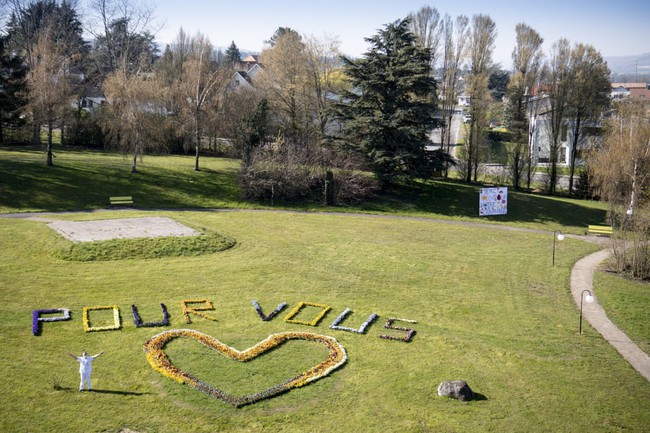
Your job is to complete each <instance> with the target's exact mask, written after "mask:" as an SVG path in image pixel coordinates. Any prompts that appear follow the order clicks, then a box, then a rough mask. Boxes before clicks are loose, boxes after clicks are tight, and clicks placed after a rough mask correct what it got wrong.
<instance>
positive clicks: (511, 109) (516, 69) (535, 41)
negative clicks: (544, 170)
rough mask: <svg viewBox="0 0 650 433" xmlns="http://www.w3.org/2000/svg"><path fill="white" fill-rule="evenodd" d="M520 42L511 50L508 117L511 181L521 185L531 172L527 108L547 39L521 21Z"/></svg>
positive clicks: (518, 36)
mask: <svg viewBox="0 0 650 433" xmlns="http://www.w3.org/2000/svg"><path fill="white" fill-rule="evenodd" d="M515 31H516V34H517V39H516V40H517V44H516V46H515V48H514V50H513V52H512V65H513V75H512V78H511V80H510V84H509V86H508V93H509V95H508V96H509V97H508V104H507V118H508V128H509V130H510V131H511V132H512V133H513V141H514V143H513V145H512V150H511V152H510V157H509V162H510V164H509V165H510V174H511V181H512V185H513V187H514V188H515V189H519V188H520V182H521V180H522V177H523V175H524V174H525V172H529V171H532V170H529V167H532V164H531V156H532V154H531V151H530V147H529V145H528V144H529V136H528V131H529V123H528V115H527V113H528V111H529V110H530V109H532V108H533V107H531V106H530V104H531V99H532V97H534V88H535V86H536V84H537V82H538V79H539V73H540V68H541V61H542V56H543V53H542V43H543V42H544V39H543V38H542V37H541V36H540V35H539V33H537V32H536V31H535V30H534V29H533V28H532V27H530V26H528V25H526V24H524V23H519V24H517V26H516V28H515Z"/></svg>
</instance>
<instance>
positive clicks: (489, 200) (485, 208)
mask: <svg viewBox="0 0 650 433" xmlns="http://www.w3.org/2000/svg"><path fill="white" fill-rule="evenodd" d="M507 213H508V187H499V188H481V193H480V195H479V201H478V214H479V216H488V215H506V214H507Z"/></svg>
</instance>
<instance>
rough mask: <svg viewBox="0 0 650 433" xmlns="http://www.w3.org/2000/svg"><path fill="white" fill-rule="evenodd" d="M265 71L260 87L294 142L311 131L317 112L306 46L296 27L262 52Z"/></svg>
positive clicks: (283, 130) (289, 142)
mask: <svg viewBox="0 0 650 433" xmlns="http://www.w3.org/2000/svg"><path fill="white" fill-rule="evenodd" d="M261 63H262V64H264V66H265V69H264V73H263V74H260V75H261V76H260V79H259V80H258V83H259V88H260V89H261V90H262V92H263V93H264V94H265V95H266V97H267V98H268V101H269V106H270V110H271V112H272V113H274V119H275V122H277V126H278V128H279V130H280V132H281V134H282V135H283V136H284V137H285V140H286V144H287V145H289V146H293V145H295V144H296V143H298V142H299V141H303V138H304V137H305V136H306V135H308V131H307V129H308V128H309V127H310V126H311V120H313V117H312V115H313V112H311V111H310V110H309V107H310V103H311V101H312V100H313V99H312V97H311V95H312V94H313V93H312V86H311V82H310V80H309V75H308V73H307V65H308V62H307V55H306V46H305V43H304V42H303V40H302V37H301V36H300V35H299V34H298V33H296V32H295V31H288V32H285V33H282V34H281V35H279V36H277V37H276V39H275V43H274V44H273V46H272V47H271V48H269V49H266V50H264V51H263V52H262V54H261Z"/></svg>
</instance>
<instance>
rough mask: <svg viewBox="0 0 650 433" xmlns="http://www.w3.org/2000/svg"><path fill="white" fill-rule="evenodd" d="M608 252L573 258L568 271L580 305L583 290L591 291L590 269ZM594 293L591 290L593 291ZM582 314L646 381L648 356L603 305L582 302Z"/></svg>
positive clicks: (649, 368)
mask: <svg viewBox="0 0 650 433" xmlns="http://www.w3.org/2000/svg"><path fill="white" fill-rule="evenodd" d="M609 255H610V252H609V250H608V249H606V250H602V251H598V252H597V253H593V254H591V255H588V256H587V257H584V258H582V259H580V260H578V261H577V262H576V264H575V265H574V266H573V270H572V271H571V294H572V295H573V300H574V301H575V302H576V305H577V306H578V308H580V300H581V299H580V298H581V296H582V294H583V291H584V290H589V291H591V293H594V292H593V277H594V270H595V269H596V266H598V264H599V263H601V262H602V261H603V260H606V259H607V258H608V257H609ZM594 297H595V294H594ZM582 312H583V317H584V318H585V320H587V322H589V323H590V324H591V326H593V327H594V328H595V329H596V330H597V331H598V332H599V333H600V335H602V336H603V338H605V340H607V341H608V342H609V344H611V345H612V346H614V348H615V349H616V350H617V351H618V353H620V354H621V356H622V357H623V358H625V360H626V361H627V362H629V363H630V364H631V365H632V367H634V369H635V370H636V371H638V372H639V373H640V374H641V376H643V377H645V378H646V380H648V381H650V356H648V355H647V354H646V353H645V352H643V351H642V350H641V349H640V348H639V346H637V345H636V344H635V343H634V342H633V341H632V340H630V339H629V338H628V336H627V335H625V334H624V333H623V331H621V330H620V329H618V328H617V327H616V325H614V324H613V323H612V321H611V320H609V319H608V318H607V314H606V313H605V310H603V307H601V306H600V305H599V304H598V303H597V302H596V301H594V302H592V303H588V302H584V303H583V304H582Z"/></svg>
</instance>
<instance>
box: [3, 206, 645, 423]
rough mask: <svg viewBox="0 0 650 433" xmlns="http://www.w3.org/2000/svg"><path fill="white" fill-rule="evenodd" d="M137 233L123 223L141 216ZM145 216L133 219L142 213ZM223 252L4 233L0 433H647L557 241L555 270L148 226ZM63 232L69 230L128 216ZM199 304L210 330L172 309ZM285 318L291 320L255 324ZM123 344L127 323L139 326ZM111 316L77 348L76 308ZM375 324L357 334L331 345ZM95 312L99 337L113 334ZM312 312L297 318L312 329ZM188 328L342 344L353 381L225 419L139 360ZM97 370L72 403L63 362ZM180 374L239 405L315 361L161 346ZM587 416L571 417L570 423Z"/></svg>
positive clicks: (186, 217)
mask: <svg viewBox="0 0 650 433" xmlns="http://www.w3.org/2000/svg"><path fill="white" fill-rule="evenodd" d="M139 214H141V213H140V212H135V213H134V216H135V215H139ZM142 214H146V212H142ZM156 214H157V215H158V214H159V215H162V216H169V217H172V218H174V219H176V220H177V221H179V222H181V223H185V224H188V225H190V226H195V227H197V226H202V227H205V228H206V229H208V230H212V231H214V232H219V233H222V234H224V235H227V236H230V237H232V238H233V239H235V240H236V241H237V245H236V246H235V247H234V248H231V249H228V250H226V251H223V252H219V253H215V254H207V255H203V256H199V257H181V258H160V259H139V260H135V259H134V260H117V261H104V262H70V261H62V260H60V259H57V258H56V257H55V255H54V252H55V251H58V249H59V248H60V247H61V244H62V243H64V242H66V241H64V240H62V239H61V238H59V237H58V235H56V234H55V233H54V232H52V231H50V229H48V228H47V227H46V226H45V224H44V223H43V222H38V221H26V220H15V219H3V220H1V221H0V247H1V248H0V287H2V291H1V292H0V293H1V298H0V301H1V305H2V307H1V310H0V311H1V313H0V329H2V334H1V336H2V351H1V352H0V362H1V363H2V365H3V368H4V371H5V373H4V380H3V381H2V384H1V385H0V391H1V392H2V395H3V402H4V404H3V405H2V406H1V408H0V430H1V431H52V432H58V431H119V429H121V428H125V427H128V428H130V429H132V430H135V431H139V432H158V431H166V432H169V431H188V432H189V431H191V432H204V431H205V432H208V431H210V432H212V431H241V432H248V431H289V432H293V431H296V432H297V431H323V432H330V431H341V430H344V431H348V430H351V431H359V432H366V431H376V430H382V431H413V432H419V431H425V432H428V431H442V432H455V431H458V432H460V431H493V432H504V431H512V432H522V431H533V432H534V431H539V432H549V431H563V432H583V431H599V432H601V431H602V432H610V431H611V432H614V431H621V430H625V431H637V432H642V431H647V426H648V425H650V413H649V412H648V410H647V408H648V404H649V403H650V385H649V384H648V382H647V381H645V380H644V379H643V378H642V377H641V376H639V375H638V374H637V373H636V372H635V371H634V370H633V369H632V368H631V367H630V366H629V365H628V364H627V363H626V362H625V361H624V360H623V359H622V358H621V357H620V356H619V355H618V354H617V352H616V351H615V350H614V349H613V348H612V347H611V346H610V345H609V344H607V343H606V342H605V341H603V340H602V339H601V338H599V336H598V335H597V334H596V333H595V331H594V330H592V329H591V328H589V327H587V329H586V330H585V335H583V336H582V337H580V336H578V335H577V316H578V313H577V310H576V307H575V305H573V303H572V300H571V297H570V294H569V287H568V284H569V283H568V279H569V273H570V269H571V266H572V264H573V263H574V262H575V261H576V260H577V259H578V258H580V257H582V256H584V255H585V254H587V253H589V252H591V251H593V250H594V249H595V247H594V246H593V245H590V244H587V243H584V242H581V241H578V240H574V239H566V240H565V241H564V242H562V243H561V244H559V245H558V250H557V256H556V260H557V261H556V266H555V267H554V268H551V267H550V263H549V259H550V247H551V245H550V242H549V238H548V235H546V234H536V233H528V232H511V231H502V230H493V229H484V228H475V227H465V226H458V225H450V224H445V223H435V222H430V221H417V220H403V219H390V218H372V217H364V216H352V215H350V216H339V215H323V214H319V215H317V214H292V213H289V214H286V213H277V212H156ZM121 216H123V213H121V212H108V213H103V214H101V215H96V214H94V215H88V214H83V215H81V214H77V215H75V214H71V215H66V217H67V218H79V219H81V218H84V219H88V218H100V217H101V218H112V217H121ZM203 299H207V300H209V301H211V302H212V303H213V304H214V308H215V309H214V311H208V312H206V313H208V314H210V315H212V316H214V317H215V318H216V320H214V321H212V320H207V319H204V318H200V317H197V316H191V322H192V323H189V324H188V323H185V321H184V318H183V315H182V311H181V301H183V300H203ZM252 300H257V301H258V302H259V303H260V305H261V306H262V307H263V309H264V310H265V312H266V313H268V312H270V311H272V310H273V309H274V308H275V307H276V306H277V305H278V304H280V303H281V302H287V303H288V307H287V308H286V309H285V310H284V311H282V312H281V313H280V314H279V315H278V316H277V317H276V318H274V319H273V320H271V321H268V322H265V321H262V320H260V318H259V317H258V316H257V314H256V313H255V310H254V308H253V307H252V305H251V301H252ZM301 301H306V302H313V303H319V304H326V305H328V306H331V307H332V310H331V311H330V312H329V313H328V314H327V315H326V316H325V317H324V319H323V320H322V321H320V322H319V323H318V325H317V326H315V327H312V326H307V325H301V324H293V323H287V322H285V321H284V317H285V316H286V314H288V312H289V310H290V309H292V308H293V307H294V306H296V305H297V304H298V303H299V302H301ZM160 303H164V304H165V305H166V306H167V308H168V309H169V312H170V314H171V319H170V321H171V324H170V326H169V327H156V328H136V327H135V326H134V325H133V320H132V314H131V305H136V306H137V307H138V309H139V313H140V315H141V316H142V317H143V319H144V320H145V321H159V320H161V311H160ZM109 305H117V306H118V307H119V309H120V313H121V317H122V329H121V330H116V331H103V332H88V333H87V332H84V329H83V323H82V311H83V308H84V307H93V306H109ZM42 308H69V309H70V310H71V312H72V320H69V321H65V322H55V323H43V324H42V333H41V335H40V336H33V335H32V334H31V312H32V310H34V309H42ZM345 308H350V309H351V310H352V314H351V315H350V316H349V317H348V319H347V320H346V322H344V323H343V325H344V326H350V327H357V326H359V325H360V324H361V322H363V321H364V320H365V319H366V318H367V317H368V316H369V315H370V314H371V313H373V312H376V313H377V314H378V315H379V319H378V321H376V322H375V323H373V324H372V325H371V326H370V327H369V329H368V331H367V332H366V334H363V335H359V334H353V333H349V332H344V331H338V330H333V329H329V327H328V325H329V324H331V323H332V321H333V320H334V319H335V318H336V317H337V316H338V315H339V314H340V313H341V312H342V311H343V310H344V309H345ZM105 313H106V311H104V312H102V311H96V312H93V315H92V316H91V317H93V319H91V320H92V321H93V326H102V325H106V324H110V323H112V316H110V312H108V313H109V315H106V314H105ZM316 314H318V309H317V308H314V307H309V308H308V309H305V310H304V311H302V312H301V313H300V315H299V316H298V319H300V320H304V321H309V320H310V318H312V317H313V316H315V315H316ZM389 317H397V318H403V319H409V320H415V321H417V323H415V324H409V323H406V322H399V323H396V325H398V326H406V327H410V328H413V329H415V330H416V334H415V336H414V337H413V340H412V341H411V342H409V343H406V342H402V341H392V340H385V339H381V338H378V336H379V335H380V334H392V335H396V336H402V335H404V332H403V331H396V330H387V329H383V327H382V325H383V324H384V323H385V321H386V320H387V319H388V318H389ZM177 328H190V329H195V330H199V331H201V332H204V333H206V334H209V335H211V336H212V337H214V338H217V339H219V340H220V341H222V342H224V343H226V344H228V345H231V346H232V347H235V348H237V349H245V348H248V347H251V346H253V345H254V344H256V343H257V342H259V341H261V340H263V339H264V338H266V337H267V336H268V335H270V334H273V333H278V332H284V331H310V332H315V333H317V334H323V335H330V336H333V337H335V338H336V339H337V340H338V341H339V342H340V343H341V344H342V345H343V346H344V347H345V349H346V351H347V355H348V361H347V363H346V364H345V365H344V366H343V367H342V368H341V369H338V370H336V371H334V372H332V373H331V374H330V375H329V376H327V377H325V378H323V379H321V380H319V381H317V382H315V383H313V384H310V385H308V386H305V387H302V388H299V389H293V390H291V391H289V392H287V393H285V394H282V395H280V396H277V397H274V398H271V399H267V400H263V401H261V402H258V403H256V404H253V405H250V406H245V407H243V408H239V409H235V408H233V407H231V406H229V405H227V404H225V403H223V402H221V401H219V400H216V399H214V398H211V397H209V396H207V395H205V394H203V393H201V392H199V391H196V390H195V389H193V388H191V387H189V386H187V385H181V384H178V383H177V382H174V381H172V380H170V379H168V378H166V377H164V376H162V375H161V374H159V373H157V372H156V371H154V370H153V369H152V368H151V367H150V366H149V364H148V363H147V361H146V358H145V356H144V352H143V345H144V343H145V342H146V341H147V339H149V338H150V337H152V336H153V335H155V334H157V333H158V332H161V331H163V330H165V329H177ZM82 349H85V350H87V351H88V352H90V353H91V354H94V353H97V352H99V351H102V350H103V351H105V352H106V353H105V355H104V356H103V357H101V358H99V359H98V360H97V361H95V369H94V372H93V381H94V387H95V389H96V390H97V391H98V392H94V393H79V392H77V390H76V387H77V383H78V373H77V370H78V367H77V363H76V362H75V361H74V360H72V359H70V358H69V357H67V356H66V355H65V352H75V353H80V351H81V350H82ZM167 353H168V354H169V356H170V357H171V358H172V360H173V362H174V364H175V365H177V366H178V367H179V368H181V369H185V370H190V371H192V372H193V373H195V374H196V375H197V376H199V377H200V378H201V379H203V380H204V381H205V382H208V383H210V384H212V385H214V386H218V387H219V388H221V389H222V390H224V391H225V392H228V393H233V394H240V393H241V394H243V393H249V392H257V391H259V390H262V389H265V388H268V387H271V386H273V385H274V384H276V383H279V382H281V381H282V380H284V379H286V378H287V377H290V376H291V375H294V374H296V372H300V371H304V370H305V369H307V368H309V366H310V365H313V364H315V363H317V362H319V360H320V359H322V356H323V349H322V348H321V347H320V346H318V345H315V346H314V344H313V343H308V342H304V343H301V342H298V341H296V342H292V343H291V344H288V345H287V347H282V348H280V349H278V350H276V351H273V352H271V353H269V354H267V355H265V356H262V357H260V358H258V359H256V360H255V361H252V362H251V363H250V364H248V365H244V366H242V365H241V364H237V363H235V362H227V361H225V360H224V359H223V358H222V357H220V356H218V355H215V354H214V353H212V352H210V351H209V350H208V349H206V348H204V347H202V346H199V345H198V344H197V343H192V342H185V341H174V342H173V343H171V344H170V345H169V347H168V349H167ZM451 379H464V380H467V381H468V382H469V384H470V386H472V388H473V389H474V391H475V392H477V393H478V394H480V397H481V399H480V400H477V401H472V402H470V403H467V404H464V403H460V402H458V401H455V400H449V399H446V398H439V397H437V395H436V389H437V386H438V384H439V383H440V382H441V381H444V380H451ZM578 413H579V414H580V416H576V414H578Z"/></svg>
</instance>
